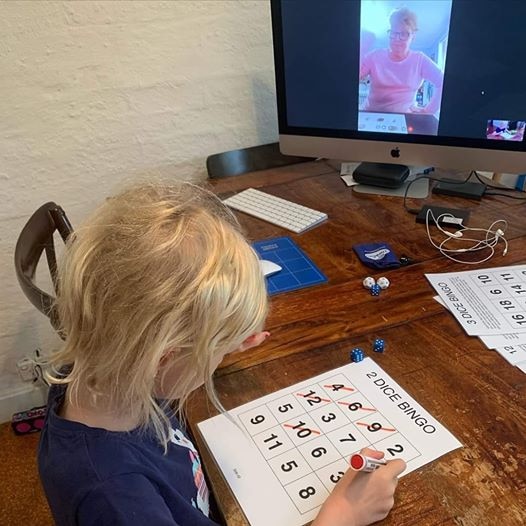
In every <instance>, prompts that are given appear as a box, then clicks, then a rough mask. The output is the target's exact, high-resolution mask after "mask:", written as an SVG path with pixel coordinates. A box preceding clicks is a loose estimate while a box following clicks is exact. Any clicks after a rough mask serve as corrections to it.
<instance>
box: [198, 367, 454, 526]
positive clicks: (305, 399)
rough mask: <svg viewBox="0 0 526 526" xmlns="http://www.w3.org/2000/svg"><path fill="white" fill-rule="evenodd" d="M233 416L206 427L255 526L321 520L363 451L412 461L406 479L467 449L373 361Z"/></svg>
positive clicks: (328, 375)
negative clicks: (355, 456)
mask: <svg viewBox="0 0 526 526" xmlns="http://www.w3.org/2000/svg"><path fill="white" fill-rule="evenodd" d="M229 414H230V417H231V418H232V419H233V421H234V422H235V424H234V423H233V422H232V421H230V420H229V419H228V418H227V417H226V416H225V415H218V416H215V417H213V418H210V419H208V420H205V421H204V422H201V423H199V424H198V428H199V431H200V433H201V434H202V436H203V438H204V440H205V442H206V444H207V446H208V448H209V449H210V451H211V453H212V455H213V456H214V458H215V460H216V462H217V464H218V465H219V468H220V469H221V471H222V473H223V475H224V477H225V478H226V480H227V482H228V484H229V485H230V488H231V489H232V491H233V493H234V495H235V496H236V498H237V500H238V502H239V504H240V506H241V508H242V509H243V511H244V513H245V515H246V517H247V519H248V521H249V522H250V524H251V525H252V526H263V525H265V526H267V525H269V524H272V525H273V526H302V525H303V524H306V523H307V522H309V521H311V520H313V519H314V518H315V517H316V515H317V512H318V510H319V508H320V506H321V504H322V503H323V502H324V500H325V499H326V498H327V496H328V495H329V493H330V491H331V490H332V488H333V487H334V485H335V484H336V483H337V482H338V480H339V479H340V478H341V477H342V476H343V473H344V472H345V470H346V469H347V468H348V466H349V458H350V456H351V455H352V454H353V453H355V452H357V451H359V450H360V449H362V448H363V447H371V448H374V449H378V450H381V451H385V455H386V458H387V459H392V458H403V459H404V460H405V461H406V462H407V470H406V471H405V472H404V474H407V473H410V472H411V471H413V470H415V469H417V468H419V467H421V466H423V465H424V464H427V463H428V462H431V461H432V460H435V459H436V458H438V457H440V456H441V455H443V454H445V453H447V452H449V451H451V450H453V449H456V448H458V447H461V444H460V442H459V441H458V440H457V439H456V438H455V437H454V436H453V435H452V434H451V433H450V432H449V431H447V430H446V429H445V428H444V427H443V426H442V425H441V424H440V423H439V422H438V421H437V420H435V419H434V418H433V417H432V416H431V415H430V414H429V413H428V412H427V411H426V410H425V409H424V408H423V407H421V406H420V405H419V404H418V403H417V402H416V401H415V400H413V398H412V397H411V396H409V395H408V394H407V393H406V392H405V391H404V390H403V389H402V388H401V387H400V386H399V385H398V384H397V383H396V382H395V381H394V380H393V379H392V378H390V377H389V376H388V375H387V374H386V373H385V372H384V371H383V370H382V369H381V368H380V367H379V366H378V365H377V364H375V362H373V361H372V360H371V359H370V358H366V359H365V360H363V361H361V362H359V363H350V364H348V365H345V366H343V367H340V368H338V369H334V370H332V371H329V372H326V373H324V374H321V375H319V376H316V377H314V378H311V379H309V380H306V381H303V382H300V383H298V384H296V385H293V386H291V387H289V388H286V389H282V390H281V391H277V392H275V393H273V394H270V395H267V396H264V397H263V398H259V399H257V400H254V401H253V402H250V403H248V404H245V405H242V406H240V407H238V408H236V409H233V410H231V411H229ZM236 424H237V425H236Z"/></svg>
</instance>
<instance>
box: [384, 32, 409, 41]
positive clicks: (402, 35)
mask: <svg viewBox="0 0 526 526" xmlns="http://www.w3.org/2000/svg"><path fill="white" fill-rule="evenodd" d="M387 33H388V35H389V38H390V39H391V40H401V41H402V42H406V41H407V40H409V37H410V36H411V35H412V34H413V33H410V32H409V31H392V30H391V29H389V30H388V31H387Z"/></svg>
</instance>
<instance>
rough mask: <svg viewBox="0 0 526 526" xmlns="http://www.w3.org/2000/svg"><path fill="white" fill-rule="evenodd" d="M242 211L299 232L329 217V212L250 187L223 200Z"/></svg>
mask: <svg viewBox="0 0 526 526" xmlns="http://www.w3.org/2000/svg"><path fill="white" fill-rule="evenodd" d="M223 203H225V204H226V205H228V206H229V207H231V208H235V209H236V210H239V211H240V212H244V213H245V214H249V215H251V216H254V217H257V218H259V219H263V220H264V221H268V222H269V223H272V224H273V225H278V226H281V227H283V228H287V229H288V230H292V232H295V233H296V234H299V233H301V232H303V231H305V230H307V229H309V228H312V227H313V226H316V225H317V224H319V223H321V222H322V221H325V220H326V219H327V214H324V213H323V212H318V211H317V210H313V209H312V208H307V207H306V206H302V205H298V204H297V203H293V202H291V201H287V200H286V199H281V197H276V196H274V195H270V194H267V193H265V192H261V191H260V190H256V189H254V188H248V189H247V190H243V191H242V192H239V194H236V195H233V196H232V197H228V198H227V199H225V200H224V201H223Z"/></svg>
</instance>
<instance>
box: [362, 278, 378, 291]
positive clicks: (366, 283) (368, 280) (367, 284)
mask: <svg viewBox="0 0 526 526" xmlns="http://www.w3.org/2000/svg"><path fill="white" fill-rule="evenodd" d="M362 283H363V286H364V287H365V288H366V289H370V288H371V287H372V286H373V285H374V284H375V283H376V281H375V280H374V278H371V277H370V276H367V277H366V278H365V279H364V280H363V281H362Z"/></svg>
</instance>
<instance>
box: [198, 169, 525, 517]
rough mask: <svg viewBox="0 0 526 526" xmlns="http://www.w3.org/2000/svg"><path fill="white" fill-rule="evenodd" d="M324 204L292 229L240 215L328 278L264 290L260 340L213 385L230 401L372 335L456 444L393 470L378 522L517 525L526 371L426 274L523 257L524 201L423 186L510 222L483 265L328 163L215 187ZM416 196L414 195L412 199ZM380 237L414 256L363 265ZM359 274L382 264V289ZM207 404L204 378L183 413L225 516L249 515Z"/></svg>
mask: <svg viewBox="0 0 526 526" xmlns="http://www.w3.org/2000/svg"><path fill="white" fill-rule="evenodd" d="M249 186H250V187H255V188H263V189H264V190H265V191H266V192H269V193H271V194H274V195H278V196H280V197H284V198H286V199H289V200H292V201H295V202H298V203H301V204H304V205H306V206H309V207H311V208H315V209H319V210H323V211H326V212H327V213H328V215H329V220H328V221H327V222H326V223H324V224H322V225H321V226H318V227H317V228H314V229H312V230H310V231H308V232H305V233H303V234H300V235H295V234H291V233H289V232H288V231H284V230H283V229H281V228H279V227H276V226H274V225H271V224H269V223H265V222H263V221H260V220H257V219H255V218H252V217H249V216H246V215H244V214H239V215H238V217H239V219H240V221H241V223H242V224H243V226H244V227H245V229H246V231H247V232H248V234H249V237H250V238H251V239H253V240H259V239H264V238H270V237H276V236H282V235H289V236H290V237H292V238H293V239H294V240H295V241H296V243H297V244H298V245H299V246H300V247H301V248H302V249H303V250H304V251H305V252H306V253H307V254H308V255H309V256H310V257H311V258H312V259H313V260H314V261H315V262H316V264H317V265H318V266H319V267H320V269H322V270H323V272H324V273H325V274H326V275H327V277H328V279H329V281H328V283H327V284H325V285H320V286H317V287H312V288H307V289H302V290H300V291H295V292H291V293H287V294H283V295H278V296H276V297H274V298H273V299H272V303H271V312H270V316H269V319H268V323H267V327H266V328H267V329H268V330H269V331H270V332H271V337H270V338H269V339H268V340H267V342H265V344H264V345H263V346H261V347H259V348H256V349H253V350H250V351H248V352H246V353H242V354H235V355H231V356H229V357H227V358H226V359H225V361H224V362H223V364H222V365H221V368H220V370H218V372H217V373H216V380H215V385H216V388H217V392H218V394H219V396H220V399H221V400H222V401H223V403H224V406H225V407H226V408H227V409H230V408H234V407H236V406H238V405H241V404H243V403H246V402H249V401H251V400H254V399H256V398H258V397H261V396H263V395H265V394H269V393H271V392H273V391H276V390H278V389H281V388H284V387H288V386H290V385H292V384H294V383H296V382H299V381H302V380H305V379H308V378H310V377H312V376H315V375H317V374H320V373H322V372H325V371H327V370H330V369H333V368H336V367H339V366H341V365H344V364H346V363H348V350H349V349H350V348H352V347H355V346H360V347H363V348H364V349H366V350H368V349H371V348H372V341H373V340H374V339H375V338H378V337H380V338H383V339H384V340H385V341H386V352H385V353H384V354H376V355H375V356H374V359H375V361H376V362H377V363H378V364H379V365H380V366H381V367H382V368H383V369H385V371H386V372H387V373H388V374H389V375H391V376H392V377H393V378H394V379H395V380H396V381H397V382H398V383H399V384H400V385H401V386H402V387H403V388H404V389H405V390H406V391H407V392H408V393H409V394H410V395H411V396H413V397H414V398H415V399H416V400H417V401H418V402H419V403H420V404H422V405H423V406H424V407H425V408H426V409H427V410H428V411H429V412H430V413H431V414H432V415H433V416H434V417H435V418H437V419H438V420H439V421H440V422H441V423H442V424H443V425H444V426H445V427H446V428H447V429H449V430H450V431H451V432H452V433H453V434H454V435H455V436H456V437H457V438H458V439H459V440H460V441H461V442H462V443H463V445H464V448H462V449H459V450H456V451H454V452H452V453H450V454H448V455H446V456H445V457H442V458H440V459H438V460H436V461H435V462H432V463H431V464H428V465H426V466H424V467H423V468H421V469H419V470H417V471H416V472H413V473H411V474H409V475H407V476H406V477H404V478H403V479H401V481H400V484H399V488H398V491H397V496H396V497H397V500H396V505H395V507H394V508H393V510H392V512H391V514H390V515H389V517H388V518H387V519H386V520H385V521H384V522H383V523H382V524H386V525H397V526H398V525H410V524H415V525H416V524H418V525H424V526H428V525H429V526H433V525H449V524H450V525H454V524H456V525H462V526H468V525H477V526H482V525H493V524H499V526H508V525H509V526H515V525H517V526H518V525H521V524H526V414H525V413H526V375H524V374H523V373H522V372H521V371H520V370H519V369H517V368H516V367H513V366H511V365H509V364H508V363H507V362H506V361H505V360H504V359H503V358H501V357H500V355H498V354H497V353H496V352H493V351H490V350H488V349H486V348H485V347H484V345H483V344H482V343H480V341H479V340H478V339H477V338H470V337H468V336H466V334H465V333H464V331H463V329H462V328H461V327H460V325H459V324H458V323H457V322H456V321H455V320H454V318H453V317H452V316H451V315H450V314H449V313H447V312H445V311H444V309H443V308H442V307H441V306H440V305H439V304H438V303H437V302H436V301H434V300H433V296H434V295H435V294H434V290H433V289H432V287H431V286H430V285H429V283H428V281H427V279H426V278H425V276H424V273H428V272H451V271H454V270H457V271H462V270H468V269H473V268H485V267H490V266H504V265H513V264H519V263H524V262H526V242H525V241H526V213H525V212H526V207H525V204H524V203H523V202H521V201H518V200H512V199H508V198H503V197H491V198H489V197H488V198H485V199H484V200H483V201H481V202H477V201H466V200H463V199H460V198H445V197H444V196H440V199H438V196H436V197H430V198H429V200H431V199H432V201H433V202H434V203H435V204H438V203H446V206H451V207H457V208H461V207H464V208H465V207H467V208H469V209H470V210H471V218H470V221H469V225H470V226H477V227H487V226H489V224H490V223H492V222H493V221H494V220H495V219H501V218H503V219H506V220H507V221H508V223H509V226H508V230H507V232H506V237H507V239H508V242H509V250H508V254H507V255H506V256H502V253H501V251H500V246H499V247H498V249H497V253H496V255H495V256H494V257H493V258H492V259H491V261H489V262H487V263H486V264H483V265H480V266H468V265H462V264H457V263H453V262H451V261H449V260H448V259H446V258H444V257H443V256H441V255H440V254H439V253H438V251H437V250H436V249H434V248H433V247H432V246H431V245H430V243H429V241H428V239H427V235H426V232H425V227H424V226H423V225H420V224H416V223H415V216H414V215H411V214H409V213H407V212H406V211H405V210H404V209H403V207H402V203H401V199H400V198H398V197H386V196H373V195H366V194H358V193H353V192H352V190H351V189H350V188H348V187H346V186H345V185H344V184H343V182H342V181H341V179H340V177H339V176H338V173H337V172H336V171H335V170H334V169H333V168H332V167H331V166H330V165H329V164H328V163H326V162H318V163H307V164H301V165H294V166H291V167H285V168H280V169H278V170H269V171H265V172H257V173H253V174H247V175H243V176H238V177H233V178H228V179H222V180H218V181H215V182H214V183H213V188H214V190H215V191H216V192H217V193H218V194H220V195H228V194H229V193H232V192H235V191H239V190H241V189H244V188H247V187H249ZM412 204H413V205H414V206H417V207H418V206H420V205H421V204H422V202H417V201H413V202H412ZM374 241H386V242H388V243H389V244H390V245H391V246H392V248H393V250H394V251H395V253H396V254H397V255H399V256H400V255H402V254H405V255H407V256H410V257H411V258H412V259H413V260H415V263H414V264H412V265H409V266H407V267H402V268H399V269H394V270H389V271H373V270H370V269H367V268H366V267H364V266H363V265H362V264H361V263H360V262H359V260H358V258H357V257H356V255H355V254H354V252H353V251H352V245H353V244H355V243H365V242H374ZM366 275H372V276H374V277H376V278H378V277H379V276H381V275H385V276H387V277H388V278H389V279H390V281H391V287H390V288H389V289H388V290H387V291H384V292H382V294H381V295H380V296H379V297H373V296H371V295H370V294H369V293H368V292H367V291H365V290H364V289H363V287H362V280H363V278H364V277H365V276H366ZM214 414H216V410H215V409H214V408H213V406H212V405H211V404H210V403H209V402H207V400H206V396H205V395H204V393H203V392H202V391H201V390H200V391H198V392H197V393H196V395H195V396H194V397H193V399H192V403H191V407H190V411H189V420H190V426H191V428H192V430H193V431H194V434H195V435H196V440H197V443H198V446H199V448H200V450H201V452H202V455H203V460H204V464H205V466H206V467H207V474H208V477H209V481H210V484H211V487H212V490H213V492H214V494H215V495H216V498H217V501H218V503H219V506H220V510H221V512H222V513H223V515H224V517H225V520H226V522H227V524H229V525H235V526H238V525H246V524H248V523H247V521H246V519H245V518H244V515H243V513H242V511H241V509H240V508H239V506H238V504H237V501H236V500H235V498H234V497H233V494H232V493H231V491H230V490H229V488H228V486H227V485H226V483H225V481H224V480H223V478H222V475H221V474H220V472H219V470H218V469H217V467H216V465H215V462H214V461H213V459H212V458H211V456H210V455H209V453H208V452H207V450H206V447H205V446H204V444H203V442H202V440H201V438H200V437H199V433H198V432H197V428H196V427H195V424H196V423H197V422H199V421H201V420H204V419H206V418H209V417H210V416H213V415H214Z"/></svg>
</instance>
